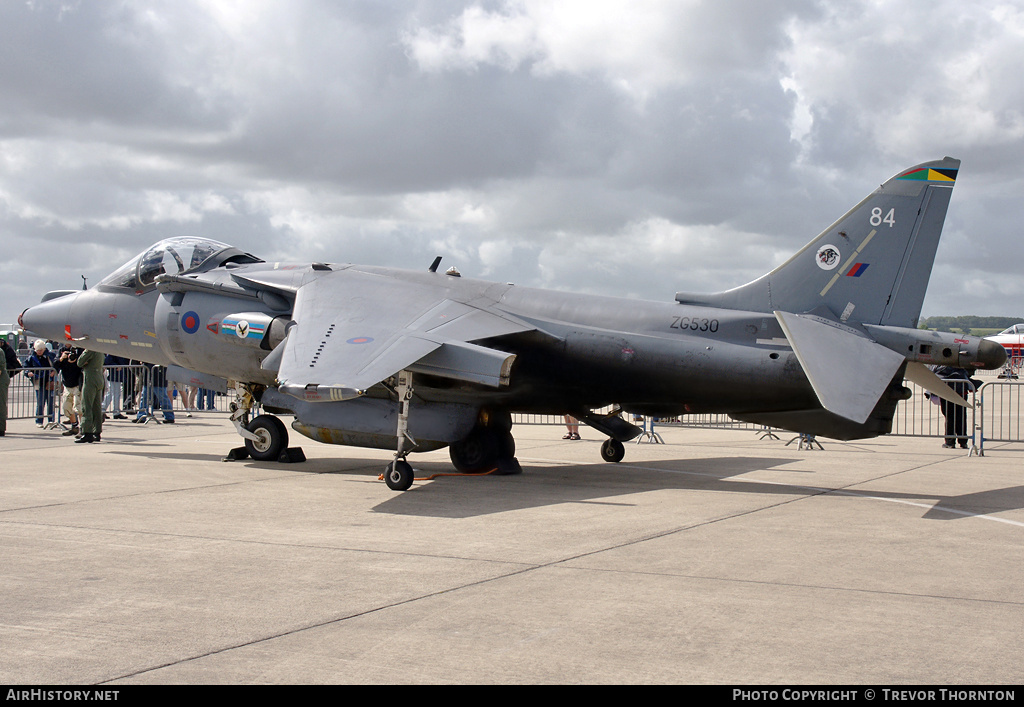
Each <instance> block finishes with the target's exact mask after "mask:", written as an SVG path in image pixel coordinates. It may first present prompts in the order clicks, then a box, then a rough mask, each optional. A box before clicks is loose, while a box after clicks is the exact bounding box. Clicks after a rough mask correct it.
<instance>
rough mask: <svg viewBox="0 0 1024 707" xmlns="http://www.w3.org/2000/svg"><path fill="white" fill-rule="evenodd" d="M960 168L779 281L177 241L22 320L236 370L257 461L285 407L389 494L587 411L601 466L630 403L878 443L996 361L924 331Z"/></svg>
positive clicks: (491, 455) (284, 436) (615, 449)
mask: <svg viewBox="0 0 1024 707" xmlns="http://www.w3.org/2000/svg"><path fill="white" fill-rule="evenodd" d="M959 165H960V162H959V160H955V159H952V158H948V157H947V158H945V159H942V160H939V161H935V162H929V163H926V164H922V165H919V166H917V167H914V168H913V169H910V170H907V171H904V172H901V173H899V174H898V175H896V176H895V177H893V178H891V179H890V180H888V181H887V182H885V184H883V185H882V186H881V187H879V188H878V189H877V190H876V191H875V192H874V193H872V194H870V195H869V196H868V197H867V198H866V199H864V200H863V201H861V202H860V203H859V204H857V205H856V206H854V207H853V208H852V209H851V210H850V211H849V212H847V213H846V214H845V215H844V216H842V217H841V218H840V219H839V220H838V221H836V222H835V223H834V224H832V225H831V226H829V227H828V228H826V229H825V230H824V231H822V232H821V234H820V235H819V236H817V237H816V238H815V239H814V240H812V241H811V242H810V243H808V244H807V245H806V246H804V247H803V248H802V249H801V250H800V251H799V252H798V253H796V254H795V255H794V256H793V257H792V258H790V259H789V260H788V261H787V262H786V263H784V264H783V265H780V266H779V267H777V268H775V269H774V270H772V271H771V272H769V273H768V274H766V275H764V276H762V277H760V278H758V279H757V280H754V281H753V282H750V283H748V284H746V285H743V286H741V287H737V288H735V289H732V290H728V291H726V292H719V293H717V294H704V295H701V294H690V293H685V292H679V293H677V294H676V296H675V301H670V302H644V301H637V300H630V299H616V298H612V297H603V296H594V295H586V294H570V293H564V292H554V291H548V290H538V289H531V288H527V287H517V286H515V285H512V284H508V283H501V282H487V281H484V280H474V279H470V278H466V277H460V276H458V274H457V273H452V272H449V273H444V272H438V269H437V265H438V262H439V260H440V258H438V259H436V260H435V261H434V263H433V264H432V265H431V266H430V267H429V268H424V269H422V270H399V269H395V268H388V267H377V266H366V265H352V264H331V263H311V264H309V263H305V264H286V263H268V262H264V261H262V260H260V259H259V258H257V257H255V256H253V255H250V254H248V253H246V252H243V251H242V250H239V249H237V248H234V247H231V246H228V245H226V244H223V243H218V242H215V241H211V240H206V239H202V238H173V239H170V240H165V241H162V242H160V243H157V244H156V245H154V246H153V247H152V248H150V249H149V250H147V251H146V252H145V253H143V254H141V255H140V256H138V257H136V258H133V259H132V260H131V261H129V262H128V263H126V264H125V265H124V266H123V267H121V268H119V269H118V270H116V271H115V272H114V273H112V274H111V275H110V276H108V277H107V278H106V279H104V280H103V281H102V282H100V283H99V284H98V285H97V286H95V287H94V288H92V289H91V290H87V291H77V292H73V293H70V294H66V295H64V296H59V297H55V298H52V299H44V301H43V303H41V304H38V305H36V306H34V307H31V308H29V309H28V310H26V311H25V312H24V313H23V314H22V317H21V323H22V325H23V326H24V327H25V328H27V329H30V330H32V331H34V332H36V333H38V334H40V335H43V336H47V337H51V338H68V339H74V340H79V341H82V342H83V343H82V344H81V345H83V346H86V347H88V348H91V349H96V350H99V351H103V352H107V353H111V354H118V355H121V356H126V357H129V358H134V359H141V360H144V361H148V362H152V363H157V364H163V365H167V366H172V367H174V366H179V367H182V368H184V369H188V370H190V371H196V372H199V373H201V374H206V375H207V376H216V377H219V378H221V379H230V380H234V381H236V383H237V384H238V388H237V389H238V390H241V393H240V394H239V399H238V401H237V403H238V409H237V411H236V412H235V414H234V416H233V419H234V421H235V425H236V428H237V429H238V431H239V433H240V434H241V436H242V437H243V438H245V444H246V448H247V449H248V450H249V452H250V453H251V454H252V456H253V457H254V458H255V459H258V460H271V459H277V458H278V455H279V454H280V453H281V451H282V450H283V449H284V448H285V447H286V446H287V443H288V441H287V440H288V431H287V428H286V427H285V425H284V423H282V422H281V420H280V419H279V417H278V415H291V416H294V421H293V422H292V423H291V427H292V429H294V430H296V431H297V432H299V433H301V434H303V435H305V436H307V437H310V438H312V439H315V440H319V441H321V442H327V443H331V444H346V445H354V446H362V447H375V448H382V449H393V450H395V459H394V461H393V462H391V463H390V464H389V465H388V466H387V469H386V472H385V478H386V480H387V483H388V485H389V486H390V487H391V488H393V489H396V490H404V489H407V488H409V486H410V485H411V484H412V482H413V472H412V467H411V466H410V464H409V463H408V461H407V460H406V458H407V456H408V455H409V453H411V452H417V451H428V450H434V449H439V448H443V447H445V446H448V447H449V448H450V454H451V459H452V462H453V464H454V465H455V467H456V468H457V469H459V470H463V471H483V470H491V469H495V468H497V469H498V470H499V471H504V472H507V473H514V472H515V471H518V470H519V465H518V462H517V461H516V460H515V457H514V454H515V440H514V439H513V436H512V432H511V428H512V413H555V414H563V413H568V414H571V415H574V416H575V417H577V418H579V419H580V420H582V421H583V422H585V423H587V424H588V425H590V426H591V427H593V428H594V429H596V430H598V431H600V432H601V433H603V434H605V435H607V436H608V440H607V441H605V443H604V445H603V446H602V448H601V455H602V457H603V458H604V459H605V460H606V461H610V462H617V461H620V460H621V459H622V457H623V454H624V447H623V444H622V443H623V442H624V441H628V440H630V439H632V438H634V437H635V436H637V435H638V434H639V433H640V432H641V429H640V428H638V427H636V426H635V425H633V424H631V423H629V422H627V421H626V420H625V419H623V418H622V417H620V416H619V415H618V414H617V412H618V411H619V410H621V411H625V412H627V413H636V414H641V415H659V416H674V415H683V414H687V413H728V414H729V415H731V416H732V417H733V418H735V419H737V420H745V421H751V422H755V423H760V424H765V425H770V426H773V427H780V428H784V429H788V430H792V431H794V432H802V433H810V434H816V435H822V436H826V437H833V438H837V439H843V440H849V439H858V438H866V437H874V436H876V435H881V434H886V433H888V432H889V431H890V429H891V425H892V417H893V413H894V411H895V408H896V404H897V402H898V401H899V400H902V399H904V398H906V397H907V396H908V395H909V394H910V391H909V389H908V388H906V387H904V384H903V381H904V379H905V378H906V379H909V380H914V381H917V382H919V383H920V384H921V385H923V386H924V387H925V388H926V389H928V390H931V391H932V392H935V393H936V394H939V395H942V396H943V397H947V398H949V399H950V400H952V401H954V402H956V401H957V400H959V398H958V397H957V396H953V395H951V394H950V392H949V388H948V387H946V386H945V385H943V384H942V383H941V381H939V380H938V379H937V378H936V377H935V376H934V375H933V374H931V373H930V371H928V370H927V368H926V367H925V364H952V365H957V366H963V367H968V366H970V367H979V368H987V369H991V368H998V367H999V366H1001V365H1002V364H1003V361H1004V359H1005V352H1004V350H1003V348H1002V347H1001V346H999V345H998V344H996V343H993V342H988V341H984V340H982V339H980V338H975V337H970V336H958V335H952V334H944V333H939V332H931V331H923V330H918V329H916V328H915V327H916V325H917V320H918V316H919V315H920V312H921V304H922V301H923V299H924V295H925V289H926V287H927V285H928V278H929V275H930V273H931V269H932V263H933V260H934V258H935V250H936V248H937V246H938V242H939V235H940V233H941V231H942V224H943V221H944V219H945V215H946V208H947V206H948V204H949V199H950V195H951V193H952V188H953V185H954V183H955V181H956V177H957V171H958V169H959ZM257 402H259V403H260V404H262V408H263V411H264V414H260V415H258V416H256V417H255V418H254V419H249V417H250V413H251V412H252V411H253V408H254V406H255V404H256V403H257ZM959 402H960V403H961V404H962V402H963V401H962V400H959ZM609 406H615V407H614V408H613V412H612V413H605V414H601V413H599V412H597V411H599V410H601V409H607V408H608V407H609Z"/></svg>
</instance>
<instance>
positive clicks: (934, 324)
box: [917, 314, 1024, 335]
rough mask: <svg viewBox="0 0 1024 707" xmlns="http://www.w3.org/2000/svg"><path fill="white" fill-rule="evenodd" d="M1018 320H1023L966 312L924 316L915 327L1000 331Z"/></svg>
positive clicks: (1023, 319)
mask: <svg viewBox="0 0 1024 707" xmlns="http://www.w3.org/2000/svg"><path fill="white" fill-rule="evenodd" d="M1018 322H1024V317H979V316H976V315H973V314H968V315H965V316H960V317H925V318H924V319H922V320H921V321H920V322H919V323H918V325H917V327H918V329H935V330H937V331H949V332H962V333H964V334H970V333H971V330H973V329H994V330H995V331H1002V330H1003V329H1006V328H1007V327H1011V326H1013V325H1014V324H1017V323H1018ZM986 335H987V334H986Z"/></svg>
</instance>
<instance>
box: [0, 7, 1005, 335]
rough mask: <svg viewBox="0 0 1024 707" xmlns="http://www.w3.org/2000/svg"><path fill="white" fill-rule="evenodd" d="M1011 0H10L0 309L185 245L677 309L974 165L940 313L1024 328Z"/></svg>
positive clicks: (943, 255) (3, 15)
mask: <svg viewBox="0 0 1024 707" xmlns="http://www.w3.org/2000/svg"><path fill="white" fill-rule="evenodd" d="M1022 66H1024V8H1022V6H1021V4H1020V3H1019V2H1016V1H1013V2H1003V1H999V0H973V1H972V2H963V0H929V2H915V1H908V0H844V1H843V2H814V1H812V0H794V1H792V2H764V1H763V0H736V1H735V2H730V1H728V0H706V1H705V0H666V1H665V2H659V1H656V0H651V1H649V2H642V1H639V0H629V1H625V0H623V1H622V2H618V1H610V0H609V1H604V0H586V1H585V2H583V1H580V2H577V1H575V0H509V1H507V2H459V1H455V0H451V1H442V0H432V1H430V2H411V1H399V0H394V1H390V0H366V1H365V2H357V1H354V0H353V1H349V2H343V1H334V0H287V2H285V1H284V0H282V1H280V2H269V1H266V2H264V1H261V0H152V1H149V2H146V1H143V0H138V1H135V0H133V1H131V2H127V1H126V2H113V1H110V2H105V1H102V0H82V1H80V2H79V1H77V0H5V1H4V2H2V3H0V242H2V243H3V246H4V247H3V252H4V256H3V258H2V260H0V321H6V322H10V321H13V320H14V319H15V318H16V316H17V314H18V312H20V311H21V310H22V309H23V308H25V307H26V306H29V305H31V304H33V303H35V302H38V301H39V297H40V296H41V295H42V293H44V292H46V291H48V290H53V289H69V288H79V287H81V284H82V279H81V278H82V276H83V275H84V276H85V277H86V278H88V281H89V283H90V284H92V283H95V282H98V281H99V280H100V279H101V278H102V277H103V276H105V275H106V274H107V273H109V272H110V271H112V270H113V269H115V268H116V267H117V266H119V265H121V264H122V263H123V262H125V261H127V260H128V259H129V258H130V257H131V256H133V255H135V254H136V253H138V252H141V251H143V250H145V249H146V247H148V246H149V245H150V244H151V243H153V242H155V241H157V240H160V239H162V238H166V237H169V236H173V235H199V236H205V237H209V238H214V239H217V240H221V241H225V242H228V243H231V244H233V245H236V246H238V247H240V248H242V249H244V250H247V251H249V252H251V253H253V254H255V255H258V256H260V257H262V258H264V259H266V260H293V261H313V260H320V261H326V262H356V263H373V264H387V265H394V266H401V267H412V268H426V267H427V266H428V265H429V264H430V261H431V260H432V259H433V257H434V256H435V255H442V256H444V260H443V266H444V267H447V266H450V265H456V266H458V267H459V269H460V270H461V271H462V273H463V274H464V275H468V276H473V277H483V278H488V279H495V280H500V281H512V282H516V283H518V284H521V285H532V286H541V287H552V288H559V289H565V290H574V291H585V292H595V293H603V294H611V295H621V296H627V297H642V298H645V299H657V300H671V299H672V297H673V294H674V293H675V292H676V291H677V290H687V291H717V290H722V289H727V288H729V287H733V286H736V285H739V284H742V283H744V282H746V281H748V280H750V279H753V278H755V277H757V276H759V275H761V274H762V273H764V272H766V271H768V270H769V269H771V268H772V267H774V266H775V265H777V264H779V263H781V262H783V261H784V260H785V259H786V258H787V257H788V256H789V255H790V254H791V253H792V252H794V251H795V250H796V249H798V248H799V247H800V246H802V245H803V244H804V243H806V242H807V241H809V240H810V239H811V238H813V237H814V236H815V235H817V234H818V233H819V232H820V231H821V230H823V229H824V228H825V227H827V226H828V225H829V224H830V223H831V222H832V221H833V220H835V219H836V218H837V217H838V216H840V215H842V214H843V213H844V212H845V211H846V210H847V209H848V208H850V207H851V206H853V205H854V204H855V203H856V202H857V201H859V200H860V199H861V198H863V197H864V196H866V195H867V194H868V193H869V192H871V191H872V190H873V189H875V188H876V187H877V186H878V184H879V183H881V182H882V181H884V180H885V179H887V178H888V177H890V176H892V175H893V174H895V173H896V172H898V171H901V170H903V169H905V168H907V167H910V166H913V165H915V164H917V163H919V162H923V161H927V160H932V159H939V158H941V157H943V156H944V155H951V156H953V157H958V158H960V159H961V160H962V161H963V164H962V165H961V171H960V176H959V179H958V181H957V186H956V190H955V191H954V194H953V200H952V203H951V205H950V210H949V215H948V218H947V220H946V228H945V232H944V236H943V241H942V243H941V245H940V248H939V252H938V256H937V261H936V267H935V270H934V272H933V275H932V280H931V286H930V288H929V292H928V297H927V299H926V300H925V306H924V312H923V315H924V316H931V315H937V314H950V315H956V314H982V315H988V314H999V315H1024V277H1022V271H1024V238H1022V237H1021V236H1020V234H1019V230H1020V216H1021V211H1022V208H1021V203H1022V195H1024V170H1022V169H1021V168H1020V165H1022V164H1024V80H1022V78H1021V69H1022Z"/></svg>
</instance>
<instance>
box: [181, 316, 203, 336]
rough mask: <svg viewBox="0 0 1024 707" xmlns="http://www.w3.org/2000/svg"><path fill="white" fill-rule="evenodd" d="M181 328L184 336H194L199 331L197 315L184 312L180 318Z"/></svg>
mask: <svg viewBox="0 0 1024 707" xmlns="http://www.w3.org/2000/svg"><path fill="white" fill-rule="evenodd" d="M181 328H182V329H183V330H184V331H185V333H186V334H195V333H196V332H197V331H199V315H198V314H196V313H195V312H185V314H183V315H182V317H181Z"/></svg>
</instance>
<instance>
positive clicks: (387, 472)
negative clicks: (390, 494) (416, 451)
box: [384, 459, 413, 491]
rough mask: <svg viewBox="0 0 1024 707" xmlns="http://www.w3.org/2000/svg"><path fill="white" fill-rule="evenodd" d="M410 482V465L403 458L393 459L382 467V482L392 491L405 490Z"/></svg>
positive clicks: (410, 484)
mask: <svg viewBox="0 0 1024 707" xmlns="http://www.w3.org/2000/svg"><path fill="white" fill-rule="evenodd" d="M412 482H413V472H412V465H411V464H409V462H407V461H405V460H402V459H399V460H397V461H393V462H391V463H390V464H388V465H387V468H386V469H384V483H386V484H387V485H388V488H389V489H391V490H392V491H407V490H408V489H409V487H410V486H412Z"/></svg>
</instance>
